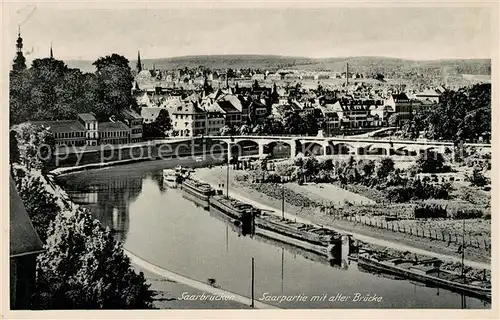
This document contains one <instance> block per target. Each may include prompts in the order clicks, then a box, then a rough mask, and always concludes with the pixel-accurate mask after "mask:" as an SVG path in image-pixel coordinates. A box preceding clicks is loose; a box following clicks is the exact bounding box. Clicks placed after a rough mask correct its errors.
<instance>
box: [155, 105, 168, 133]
mask: <svg viewBox="0 0 500 320" xmlns="http://www.w3.org/2000/svg"><path fill="white" fill-rule="evenodd" d="M152 126H153V128H154V130H155V131H156V132H158V133H159V134H161V135H162V136H164V135H165V132H166V131H168V130H170V128H171V127H172V124H171V122H170V115H169V114H168V111H167V110H166V109H161V110H160V112H159V113H158V117H156V119H155V121H153V123H152Z"/></svg>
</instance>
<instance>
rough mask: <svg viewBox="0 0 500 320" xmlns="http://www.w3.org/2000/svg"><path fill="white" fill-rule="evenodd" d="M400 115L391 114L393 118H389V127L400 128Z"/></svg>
mask: <svg viewBox="0 0 500 320" xmlns="http://www.w3.org/2000/svg"><path fill="white" fill-rule="evenodd" d="M399 118H400V117H399V114H398V113H393V114H391V116H390V117H389V120H388V122H389V126H391V127H398V126H399Z"/></svg>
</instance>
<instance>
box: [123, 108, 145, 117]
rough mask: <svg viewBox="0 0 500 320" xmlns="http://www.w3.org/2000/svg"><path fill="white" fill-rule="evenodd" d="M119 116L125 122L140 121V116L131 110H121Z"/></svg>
mask: <svg viewBox="0 0 500 320" xmlns="http://www.w3.org/2000/svg"><path fill="white" fill-rule="evenodd" d="M121 114H122V115H123V117H125V119H127V120H134V119H141V116H140V115H139V114H138V113H137V112H135V111H134V110H131V109H123V110H121Z"/></svg>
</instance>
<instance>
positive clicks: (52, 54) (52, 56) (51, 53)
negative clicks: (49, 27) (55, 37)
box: [50, 42, 54, 59]
mask: <svg viewBox="0 0 500 320" xmlns="http://www.w3.org/2000/svg"><path fill="white" fill-rule="evenodd" d="M50 58H51V59H54V53H53V52H52V42H51V43H50Z"/></svg>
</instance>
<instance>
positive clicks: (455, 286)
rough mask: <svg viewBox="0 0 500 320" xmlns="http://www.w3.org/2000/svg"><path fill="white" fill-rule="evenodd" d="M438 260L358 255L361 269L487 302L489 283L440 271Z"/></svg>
mask: <svg viewBox="0 0 500 320" xmlns="http://www.w3.org/2000/svg"><path fill="white" fill-rule="evenodd" d="M441 263H442V261H441V260H439V259H436V258H431V259H427V260H424V261H415V260H408V259H402V258H395V257H387V256H382V255H379V254H376V253H369V252H366V253H362V254H361V253H360V254H359V256H358V266H359V267H361V268H363V269H365V270H368V271H371V272H379V273H385V274H390V275H394V276H399V277H402V278H405V279H408V280H414V281H418V282H421V283H424V284H428V285H432V286H435V287H439V288H443V289H448V290H451V291H455V292H458V293H464V294H469V295H471V296H475V297H478V298H482V299H486V300H488V301H491V282H489V281H485V280H478V279H474V280H472V279H469V280H468V281H465V279H464V277H462V276H461V275H460V274H457V273H454V272H450V271H447V270H441V269H440V268H439V267H440V265H441Z"/></svg>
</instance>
